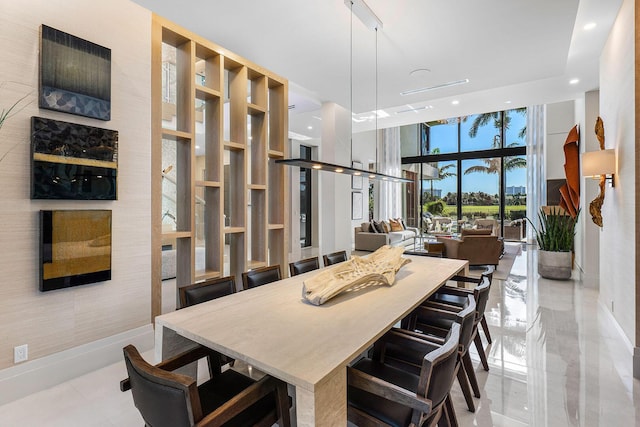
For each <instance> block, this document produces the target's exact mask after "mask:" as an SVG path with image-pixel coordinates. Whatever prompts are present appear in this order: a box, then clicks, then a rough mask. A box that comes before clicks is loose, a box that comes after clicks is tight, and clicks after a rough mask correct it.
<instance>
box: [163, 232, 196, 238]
mask: <svg viewBox="0 0 640 427" xmlns="http://www.w3.org/2000/svg"><path fill="white" fill-rule="evenodd" d="M162 237H163V238H169V239H184V238H187V237H191V232H190V231H170V232H168V233H162Z"/></svg>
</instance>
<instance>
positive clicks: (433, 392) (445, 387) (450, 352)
mask: <svg viewBox="0 0 640 427" xmlns="http://www.w3.org/2000/svg"><path fill="white" fill-rule="evenodd" d="M459 342H460V325H458V324H457V323H454V324H453V325H452V326H451V331H450V332H449V334H448V335H447V338H446V341H445V342H444V344H443V345H442V346H441V347H440V348H439V349H437V350H435V351H432V352H430V353H427V354H426V355H425V356H424V365H425V369H424V370H423V373H421V375H420V384H419V386H418V389H419V390H420V389H421V387H424V386H426V393H425V397H426V398H427V399H431V401H432V402H433V405H434V406H436V405H439V404H440V403H442V401H444V399H445V398H446V397H447V395H448V394H449V391H450V390H451V384H453V380H454V377H455V376H454V374H455V369H456V363H457V361H458V343H459ZM425 374H426V375H425Z"/></svg>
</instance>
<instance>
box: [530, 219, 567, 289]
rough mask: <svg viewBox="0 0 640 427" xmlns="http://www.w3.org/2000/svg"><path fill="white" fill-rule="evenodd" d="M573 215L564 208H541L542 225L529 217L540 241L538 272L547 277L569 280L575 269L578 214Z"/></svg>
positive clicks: (540, 220)
mask: <svg viewBox="0 0 640 427" xmlns="http://www.w3.org/2000/svg"><path fill="white" fill-rule="evenodd" d="M579 214H580V211H578V213H577V214H576V216H575V217H571V216H570V215H568V214H567V213H565V212H564V210H562V209H560V208H558V209H556V208H551V209H550V210H549V211H546V210H545V209H543V208H541V209H540V212H539V213H538V221H539V222H540V227H539V228H536V226H535V225H534V224H533V222H532V221H531V220H530V219H529V218H527V220H528V221H529V223H531V226H532V227H533V231H534V232H535V234H536V240H537V241H538V248H539V251H538V273H540V276H542V277H545V278H547V279H556V280H567V279H569V278H571V270H572V269H573V241H574V237H575V234H576V233H575V230H576V223H577V221H578V215H579Z"/></svg>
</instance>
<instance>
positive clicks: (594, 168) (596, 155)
mask: <svg viewBox="0 0 640 427" xmlns="http://www.w3.org/2000/svg"><path fill="white" fill-rule="evenodd" d="M615 172H616V150H615V149H613V148H611V149H608V150H600V151H589V152H586V153H583V154H582V176H600V175H611V174H614V173H615Z"/></svg>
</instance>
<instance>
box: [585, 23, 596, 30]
mask: <svg viewBox="0 0 640 427" xmlns="http://www.w3.org/2000/svg"><path fill="white" fill-rule="evenodd" d="M596 25H597V24H596V23H595V22H589V23H588V24H586V25H585V26H584V27H582V28H584V29H585V30H587V31H589V30H593V29H594V28H595V27H596Z"/></svg>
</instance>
